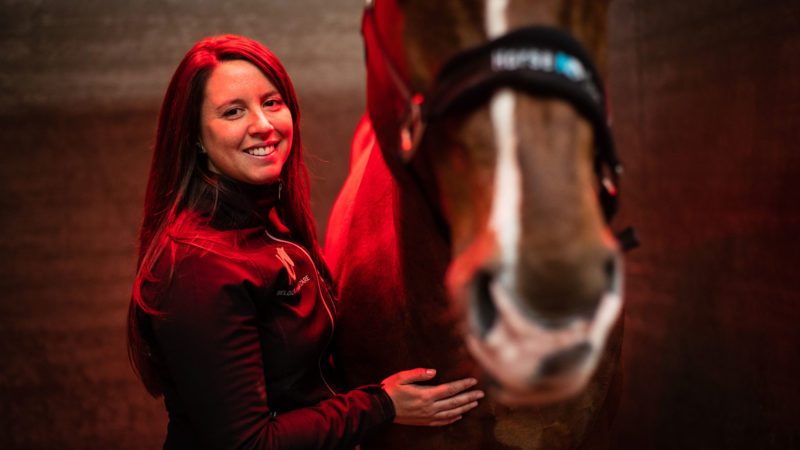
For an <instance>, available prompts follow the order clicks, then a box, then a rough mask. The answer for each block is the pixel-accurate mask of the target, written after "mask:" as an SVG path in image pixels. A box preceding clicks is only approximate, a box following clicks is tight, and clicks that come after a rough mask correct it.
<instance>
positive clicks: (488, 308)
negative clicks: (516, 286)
mask: <svg viewBox="0 0 800 450" xmlns="http://www.w3.org/2000/svg"><path fill="white" fill-rule="evenodd" d="M491 281H492V275H491V274H490V273H489V272H486V271H480V272H478V273H477V274H476V275H475V281H474V283H475V284H474V286H473V289H472V307H473V308H472V310H473V312H474V314H473V317H474V326H475V328H476V331H477V332H478V334H479V335H480V337H481V338H483V337H485V336H486V333H488V332H489V330H490V329H491V328H492V325H494V322H495V319H496V318H497V309H495V306H494V302H492V294H491V292H489V283H491Z"/></svg>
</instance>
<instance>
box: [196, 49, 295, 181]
mask: <svg viewBox="0 0 800 450" xmlns="http://www.w3.org/2000/svg"><path fill="white" fill-rule="evenodd" d="M293 126H294V124H293V122H292V114H291V111H290V110H289V107H288V106H287V105H286V103H285V102H284V101H283V98H282V97H281V94H280V93H279V92H278V90H277V89H276V88H275V86H274V85H273V84H272V83H271V82H270V80H269V79H268V78H267V77H266V76H265V75H264V74H263V73H262V72H261V70H259V69H258V68H257V67H256V66H254V65H253V64H252V63H250V62H247V61H242V60H233V61H225V62H222V63H220V65H219V66H217V67H216V68H215V69H214V71H213V72H211V76H210V77H209V78H208V81H207V83H206V88H205V95H204V98H203V106H202V110H201V113H200V127H201V140H202V144H203V147H204V148H205V151H206V152H207V153H208V168H209V170H211V171H212V172H216V173H222V174H225V175H227V176H229V177H231V178H233V179H235V180H239V181H243V182H245V183H250V184H267V183H271V182H273V181H275V180H277V179H278V176H280V173H281V169H282V168H283V164H284V163H285V162H286V159H287V158H288V156H289V151H290V150H291V148H292V130H293Z"/></svg>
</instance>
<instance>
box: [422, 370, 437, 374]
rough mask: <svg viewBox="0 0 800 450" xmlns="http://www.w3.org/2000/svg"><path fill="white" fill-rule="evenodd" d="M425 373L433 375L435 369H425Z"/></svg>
mask: <svg viewBox="0 0 800 450" xmlns="http://www.w3.org/2000/svg"><path fill="white" fill-rule="evenodd" d="M425 373H426V374H427V375H435V374H436V369H428V370H426V371H425Z"/></svg>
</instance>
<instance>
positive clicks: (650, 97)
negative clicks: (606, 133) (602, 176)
mask: <svg viewBox="0 0 800 450" xmlns="http://www.w3.org/2000/svg"><path fill="white" fill-rule="evenodd" d="M609 47H610V49H611V51H610V67H611V74H610V89H611V97H612V100H613V101H614V106H615V109H614V111H615V128H616V130H615V131H616V135H617V137H618V145H619V147H620V151H621V153H622V156H623V157H624V160H625V161H626V162H627V169H628V170H627V172H626V177H625V179H624V180H623V181H624V183H625V184H624V187H623V195H624V197H623V201H624V205H623V207H622V209H623V211H624V212H623V214H622V217H620V224H627V223H633V224H634V225H636V226H637V227H638V228H639V231H640V233H641V235H642V239H643V241H644V246H643V247H642V248H641V249H639V250H636V251H634V252H633V253H631V254H630V255H629V259H628V262H627V272H628V283H627V289H628V297H627V300H628V303H627V311H626V319H627V322H626V330H625V332H626V336H625V348H624V351H625V357H624V361H625V364H626V371H625V372H626V373H625V375H626V384H625V397H624V398H623V402H622V405H621V411H620V416H619V417H618V421H617V437H618V439H619V443H620V446H622V447H624V448H664V449H677V448H687V449H689V448H691V449H700V448H704V449H705V448H708V449H710V448H775V449H779V448H800V433H799V432H798V429H800V428H799V427H798V424H797V419H798V418H800V388H799V387H798V383H797V381H796V380H797V372H798V369H800V326H799V325H800V305H798V301H800V289H799V288H800V284H798V281H797V274H798V268H797V259H796V258H797V257H796V255H798V254H799V253H800V246H799V245H798V242H799V241H798V238H797V231H798V229H800V202H798V193H800V182H799V181H798V180H800V152H798V150H800V144H799V143H800V77H799V76H798V73H800V58H798V56H799V55H800V2H797V1H792V0H788V1H776V0H765V1H759V2H753V1H743V0H734V1H730V0H725V1H723V0H694V1H686V0H681V1H669V2H664V1H639V0H617V1H615V2H614V3H613V7H612V11H611V36H610V42H609Z"/></svg>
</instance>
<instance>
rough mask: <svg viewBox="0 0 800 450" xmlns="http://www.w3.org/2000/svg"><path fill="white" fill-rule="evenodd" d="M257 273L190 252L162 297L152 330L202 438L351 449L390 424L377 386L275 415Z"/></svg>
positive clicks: (390, 413) (387, 403)
mask: <svg viewBox="0 0 800 450" xmlns="http://www.w3.org/2000/svg"><path fill="white" fill-rule="evenodd" d="M254 269H255V267H254V264H253V263H252V262H250V261H249V260H235V261H234V260H230V259H227V258H225V257H223V256H220V255H216V254H214V253H211V252H201V251H189V252H188V254H187V255H185V257H183V258H180V260H179V261H176V270H175V272H174V274H173V277H172V280H171V282H170V284H169V287H168V289H167V290H166V295H164V296H163V297H161V298H162V300H161V302H160V309H161V310H162V311H163V312H165V313H166V314H165V316H164V317H161V318H157V319H154V323H153V331H154V334H155V337H156V340H157V342H158V346H159V348H160V351H161V353H162V355H163V358H164V361H165V366H166V370H167V371H168V373H169V381H168V382H169V383H170V384H171V385H172V387H173V389H174V391H175V392H176V394H177V397H178V398H179V401H180V402H181V404H182V405H183V406H184V407H185V413H186V416H187V417H188V420H189V422H190V423H191V425H192V426H193V428H194V430H195V431H196V436H197V438H198V441H199V442H202V443H203V444H204V445H208V447H210V448H220V449H222V448H224V449H233V448H236V449H272V448H281V449H315V448H326V449H328V448H331V449H334V448H337V449H338V448H350V447H353V446H355V445H356V444H358V443H359V442H360V441H361V440H363V438H364V437H365V436H367V435H368V433H369V432H370V431H373V430H375V429H376V428H379V427H381V426H383V425H386V424H388V423H389V422H391V420H392V419H393V417H394V407H393V405H392V401H391V399H390V398H389V397H388V395H387V394H386V392H385V391H384V390H383V389H382V388H381V387H380V386H368V387H363V388H359V389H356V390H353V391H350V392H348V393H346V394H340V395H336V396H334V397H333V398H331V399H328V400H324V401H322V402H320V403H318V404H316V405H314V406H311V407H307V408H302V409H298V410H294V411H289V412H286V413H283V414H280V415H272V414H270V410H269V408H268V406H267V392H266V383H265V380H264V371H263V364H264V361H263V359H262V353H261V341H260V339H259V333H258V329H257V318H256V312H255V307H254V304H253V301H252V299H251V294H250V292H252V291H248V283H252V281H253V280H252V277H253V274H254V273H258V272H257V271H255V270H254ZM242 280H245V281H244V283H242ZM248 280H250V281H248ZM267 363H269V362H267Z"/></svg>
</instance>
